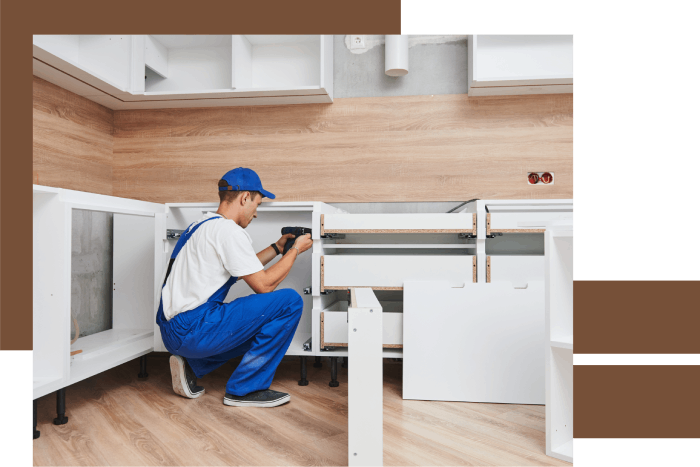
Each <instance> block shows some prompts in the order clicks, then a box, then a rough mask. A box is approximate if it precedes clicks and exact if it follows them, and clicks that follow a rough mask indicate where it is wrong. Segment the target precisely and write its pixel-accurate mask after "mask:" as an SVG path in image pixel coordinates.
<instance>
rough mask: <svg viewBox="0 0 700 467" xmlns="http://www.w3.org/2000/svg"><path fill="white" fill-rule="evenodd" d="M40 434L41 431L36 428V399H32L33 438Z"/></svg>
mask: <svg viewBox="0 0 700 467" xmlns="http://www.w3.org/2000/svg"><path fill="white" fill-rule="evenodd" d="M39 436H41V432H40V431H39V430H37V429H36V399H34V439H37V438H38V437H39Z"/></svg>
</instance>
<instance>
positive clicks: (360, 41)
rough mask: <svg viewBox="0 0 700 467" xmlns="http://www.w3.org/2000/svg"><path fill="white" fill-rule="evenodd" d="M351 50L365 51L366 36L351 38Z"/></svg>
mask: <svg viewBox="0 0 700 467" xmlns="http://www.w3.org/2000/svg"><path fill="white" fill-rule="evenodd" d="M350 48H351V49H364V48H365V36H350Z"/></svg>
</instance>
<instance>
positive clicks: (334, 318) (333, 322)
mask: <svg viewBox="0 0 700 467" xmlns="http://www.w3.org/2000/svg"><path fill="white" fill-rule="evenodd" d="M346 303H347V302H346ZM386 304H387V303H386V302H383V303H382V308H384V310H385V311H384V313H382V329H383V332H382V347H383V348H401V347H403V313H401V312H387V311H386ZM395 304H397V305H399V306H398V308H401V305H402V303H401V302H396V303H395ZM393 308H397V307H396V306H394V307H393ZM347 345H348V313H347V311H331V310H327V311H326V310H324V311H323V312H321V349H324V348H325V347H347Z"/></svg>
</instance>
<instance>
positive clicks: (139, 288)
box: [112, 213, 155, 335]
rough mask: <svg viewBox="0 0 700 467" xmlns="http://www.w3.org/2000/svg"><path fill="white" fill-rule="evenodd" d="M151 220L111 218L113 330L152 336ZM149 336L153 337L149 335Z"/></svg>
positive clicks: (153, 228)
mask: <svg viewBox="0 0 700 467" xmlns="http://www.w3.org/2000/svg"><path fill="white" fill-rule="evenodd" d="M154 230H155V218H154V217H153V216H140V215H131V214H116V213H115V214H114V263H113V268H114V272H113V279H114V287H113V288H114V291H113V298H112V306H113V310H114V322H113V328H114V329H115V330H123V329H131V330H133V331H134V332H150V333H152V332H153V328H154V327H155V320H154V318H153V289H154V281H155V274H154V267H155V264H154V261H153V258H154V254H155V252H154V248H155V246H154V241H153V236H154ZM151 335H152V334H151Z"/></svg>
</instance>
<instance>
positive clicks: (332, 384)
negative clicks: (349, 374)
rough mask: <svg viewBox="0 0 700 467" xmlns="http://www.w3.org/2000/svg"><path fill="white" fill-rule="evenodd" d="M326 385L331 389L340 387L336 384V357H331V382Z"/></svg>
mask: <svg viewBox="0 0 700 467" xmlns="http://www.w3.org/2000/svg"><path fill="white" fill-rule="evenodd" d="M328 385H329V386H330V387H332V388H337V387H338V386H340V383H339V382H338V357H331V382H330V383H328Z"/></svg>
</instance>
